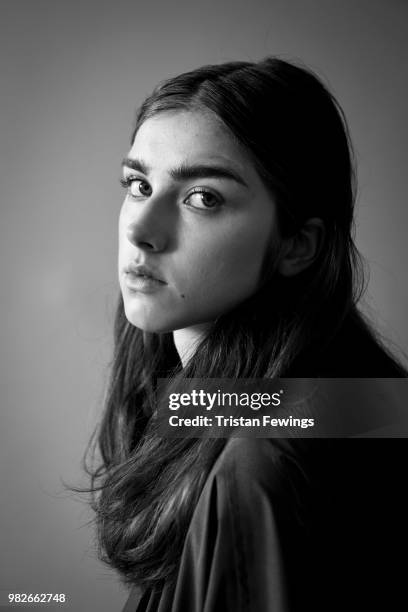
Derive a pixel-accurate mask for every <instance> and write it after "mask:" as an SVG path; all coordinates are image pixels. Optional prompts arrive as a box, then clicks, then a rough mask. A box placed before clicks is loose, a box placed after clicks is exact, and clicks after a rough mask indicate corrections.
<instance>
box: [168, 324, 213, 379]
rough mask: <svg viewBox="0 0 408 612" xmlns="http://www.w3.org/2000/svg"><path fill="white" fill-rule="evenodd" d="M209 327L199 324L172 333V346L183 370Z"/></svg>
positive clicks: (208, 325)
mask: <svg viewBox="0 0 408 612" xmlns="http://www.w3.org/2000/svg"><path fill="white" fill-rule="evenodd" d="M209 327H210V323H200V324H199V325H194V326H192V327H185V328H184V329H176V330H175V331H173V340H174V346H175V347H176V350H177V352H178V354H179V357H180V360H181V363H182V364H183V368H185V367H186V365H187V363H188V362H189V360H190V359H191V357H192V356H193V355H194V352H195V350H196V348H197V346H198V344H199V342H200V340H201V339H202V338H203V336H204V335H205V333H206V332H207V330H208V329H209Z"/></svg>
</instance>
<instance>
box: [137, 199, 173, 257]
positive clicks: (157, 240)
mask: <svg viewBox="0 0 408 612" xmlns="http://www.w3.org/2000/svg"><path fill="white" fill-rule="evenodd" d="M168 205H169V203H167V207H168ZM139 206H140V208H139V209H138V211H137V212H136V213H135V214H133V215H132V218H131V219H130V220H128V222H127V226H126V237H127V239H128V240H129V242H131V243H132V244H133V245H134V246H136V247H138V248H139V249H142V250H146V251H153V252H156V251H157V252H158V251H163V250H165V249H166V247H167V245H168V242H169V239H170V226H171V223H170V219H169V215H168V214H167V215H166V213H165V210H164V209H165V206H163V203H161V204H159V202H153V201H152V199H150V200H149V201H148V202H145V203H144V204H140V205H139Z"/></svg>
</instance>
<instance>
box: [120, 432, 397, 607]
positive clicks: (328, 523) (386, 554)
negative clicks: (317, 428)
mask: <svg viewBox="0 0 408 612" xmlns="http://www.w3.org/2000/svg"><path fill="white" fill-rule="evenodd" d="M407 448H408V447H407V443H406V441H405V440H403V439H395V440H387V439H332V440H310V439H309V440H272V439H242V438H241V439H240V438H235V439H231V440H229V442H228V443H227V445H226V446H225V448H224V450H223V451H222V453H221V454H220V456H219V457H218V459H217V461H216V463H215V464H214V466H213V469H212V471H211V473H210V475H209V477H208V479H207V481H206V484H205V486H204V488H203V491H202V494H201V497H200V499H199V502H198V504H197V507H196V510H195V513H194V515H193V519H192V522H191V524H190V528H189V530H188V534H187V537H186V541H185V545H184V549H183V553H182V557H181V562H180V568H179V572H178V576H177V580H176V583H175V586H170V585H167V584H164V585H162V587H161V588H157V589H156V590H155V591H152V590H150V589H148V590H146V591H145V593H144V594H142V593H141V592H140V591H139V590H138V589H137V588H136V587H135V588H134V589H133V590H132V592H131V593H130V596H129V600H128V602H127V604H126V605H125V608H124V609H123V612H135V611H137V612H142V611H146V612H215V611H218V610H219V611H225V612H241V611H248V612H264V611H265V612H269V611H270V612H284V611H290V612H292V611H298V610H299V611H300V610H302V611H309V610H314V611H315V610H325V611H333V610H347V611H348V610H369V609H371V608H373V607H375V608H377V606H378V605H383V606H385V608H384V609H389V610H394V609H405V608H406V606H407V604H408V602H407V597H406V596H405V595H403V596H402V595H401V593H402V592H403V589H402V588H401V586H402V585H403V584H404V583H403V582H401V580H402V578H403V576H404V574H405V572H406V558H407V553H408V549H407V548H406V544H407V541H406V531H407V530H406V520H407V518H406V517H408V512H407V511H408V505H407V502H406V499H405V489H406V486H407V478H406V466H407V465H408V463H407ZM404 579H405V578H404ZM401 597H403V599H401Z"/></svg>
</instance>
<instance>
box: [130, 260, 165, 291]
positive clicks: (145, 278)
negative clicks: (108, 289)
mask: <svg viewBox="0 0 408 612" xmlns="http://www.w3.org/2000/svg"><path fill="white" fill-rule="evenodd" d="M123 273H124V282H125V285H126V287H127V288H128V289H129V290H130V291H135V292H138V293H155V292H156V291H158V290H160V289H162V288H163V287H164V286H165V285H167V283H166V282H165V281H164V280H162V279H161V278H160V276H159V275H158V273H157V272H156V271H155V270H154V269H153V268H151V267H150V266H147V265H145V264H133V263H131V264H129V265H128V266H126V267H125V268H124V270H123Z"/></svg>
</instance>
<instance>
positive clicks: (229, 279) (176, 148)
mask: <svg viewBox="0 0 408 612" xmlns="http://www.w3.org/2000/svg"><path fill="white" fill-rule="evenodd" d="M123 179H124V183H125V185H126V188H127V192H126V196H125V200H124V202H123V205H122V209H121V212H120V217H119V282H120V287H121V291H122V295H123V301H124V307H125V312H126V316H127V318H128V320H129V321H130V322H131V323H132V324H133V325H135V326H136V327H138V328H140V329H142V330H144V331H149V332H164V331H172V330H177V329H183V328H187V327H193V326H195V325H198V324H200V323H208V322H211V321H213V320H214V319H215V318H216V317H217V316H219V315H221V314H224V313H226V312H227V311H228V310H230V309H231V308H233V307H234V306H236V305H237V304H239V303H240V302H242V301H243V300H245V299H246V298H248V297H249V296H251V295H252V294H253V293H254V291H255V290H256V288H257V285H258V282H259V279H260V273H261V266H262V263H263V257H264V253H265V252H266V248H267V244H268V242H269V241H270V240H271V239H274V240H277V238H276V206H275V203H274V201H273V200H272V198H271V195H270V194H269V193H268V192H267V190H266V188H265V186H264V185H263V183H262V182H261V179H260V178H259V176H258V174H257V173H256V171H255V169H254V167H253V165H252V163H251V161H250V159H249V157H248V155H247V154H246V152H245V151H244V149H243V148H242V147H241V146H240V145H239V144H238V143H237V142H236V141H235V140H234V138H233V137H232V135H231V134H230V133H229V131H228V129H227V128H226V127H225V126H224V124H222V123H221V122H220V121H219V120H218V118H216V117H215V116H213V115H212V114H211V113H204V112H198V111H194V112H193V111H191V112H190V111H177V112H162V113H159V114H157V115H155V116H154V117H152V118H150V119H147V120H146V121H145V122H144V123H143V124H142V125H141V127H140V128H139V130H138V132H137V134H136V137H135V140H134V142H133V146H132V148H131V150H130V152H129V154H128V157H127V159H126V160H124V165H123ZM274 236H275V238H274ZM129 266H131V269H130V270H129ZM132 266H133V268H132ZM138 266H139V267H138ZM143 266H145V267H143ZM151 277H154V278H151ZM155 279H156V280H155Z"/></svg>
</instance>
